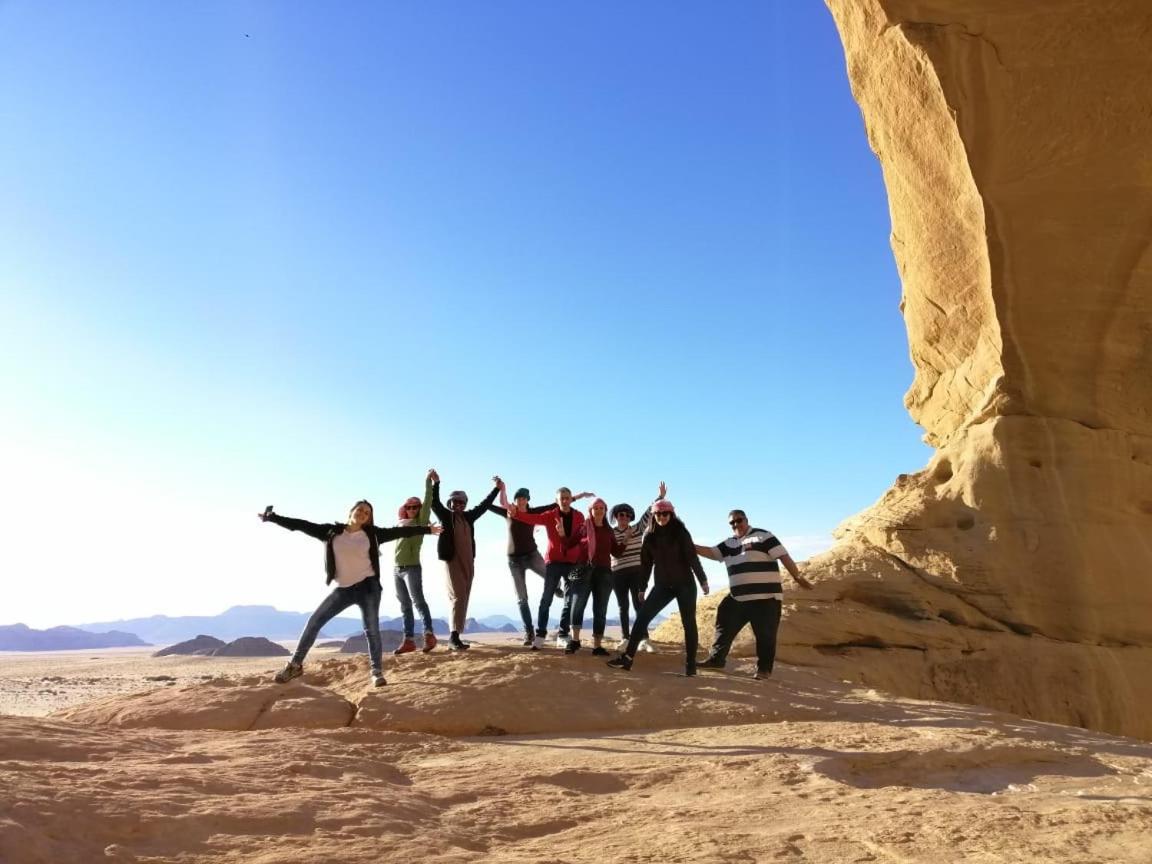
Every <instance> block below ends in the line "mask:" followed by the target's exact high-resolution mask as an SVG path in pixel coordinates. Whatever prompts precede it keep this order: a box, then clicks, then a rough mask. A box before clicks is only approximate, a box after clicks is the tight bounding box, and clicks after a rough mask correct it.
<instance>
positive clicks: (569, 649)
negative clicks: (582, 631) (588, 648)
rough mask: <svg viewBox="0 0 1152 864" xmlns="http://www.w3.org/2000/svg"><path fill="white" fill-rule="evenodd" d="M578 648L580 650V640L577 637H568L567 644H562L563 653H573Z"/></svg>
mask: <svg viewBox="0 0 1152 864" xmlns="http://www.w3.org/2000/svg"><path fill="white" fill-rule="evenodd" d="M579 650H580V640H579V639H570V640H568V644H567V645H565V646H564V653H565V654H575V653H576V652H577V651H579Z"/></svg>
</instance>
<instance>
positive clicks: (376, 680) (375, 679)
mask: <svg viewBox="0 0 1152 864" xmlns="http://www.w3.org/2000/svg"><path fill="white" fill-rule="evenodd" d="M387 683H388V682H387V681H385V680H384V676H383V675H373V676H372V686H373V687H383V686H384V685H385V684H387Z"/></svg>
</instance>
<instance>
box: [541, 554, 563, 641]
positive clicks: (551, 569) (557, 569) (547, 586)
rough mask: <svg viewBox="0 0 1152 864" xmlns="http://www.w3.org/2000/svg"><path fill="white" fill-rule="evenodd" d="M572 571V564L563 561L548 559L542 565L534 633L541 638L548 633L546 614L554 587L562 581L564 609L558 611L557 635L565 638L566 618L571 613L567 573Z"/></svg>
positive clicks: (549, 610) (554, 591) (550, 607)
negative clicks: (541, 582) (538, 604)
mask: <svg viewBox="0 0 1152 864" xmlns="http://www.w3.org/2000/svg"><path fill="white" fill-rule="evenodd" d="M571 572H572V565H571V564H567V563H565V562H563V561H550V562H548V564H546V565H545V566H544V593H543V594H541V595H540V611H539V613H538V614H537V615H536V635H537V636H540V637H541V638H543V637H544V636H547V635H548V614H549V613H550V612H551V611H552V598H553V597H554V596H555V595H556V588H557V586H559V585H560V583H561V582H563V583H564V588H565V590H564V609H563V611H561V613H560V631H559V633H558V634H557V635H559V636H563V637H565V638H567V636H568V619H569V618H570V617H571V615H572V607H571V605H570V603H571V600H572V598H571V596H570V592H569V591H568V574H569V573H571Z"/></svg>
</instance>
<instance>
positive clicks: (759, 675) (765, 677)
mask: <svg viewBox="0 0 1152 864" xmlns="http://www.w3.org/2000/svg"><path fill="white" fill-rule="evenodd" d="M752 678H753V679H755V680H756V681H770V680H771V679H772V673H771V672H761V671H760V670H759V669H757V670H756V674H755V675H753V676H752Z"/></svg>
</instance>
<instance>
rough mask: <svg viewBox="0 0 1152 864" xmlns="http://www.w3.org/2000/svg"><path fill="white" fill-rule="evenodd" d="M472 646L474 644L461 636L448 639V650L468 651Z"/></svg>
mask: <svg viewBox="0 0 1152 864" xmlns="http://www.w3.org/2000/svg"><path fill="white" fill-rule="evenodd" d="M471 647H472V646H471V645H470V644H469V643H467V642H465V641H464V640H463V639H461V638H459V637H457V638H455V639H449V640H448V650H449V651H467V650H468V649H469V648H471Z"/></svg>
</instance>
